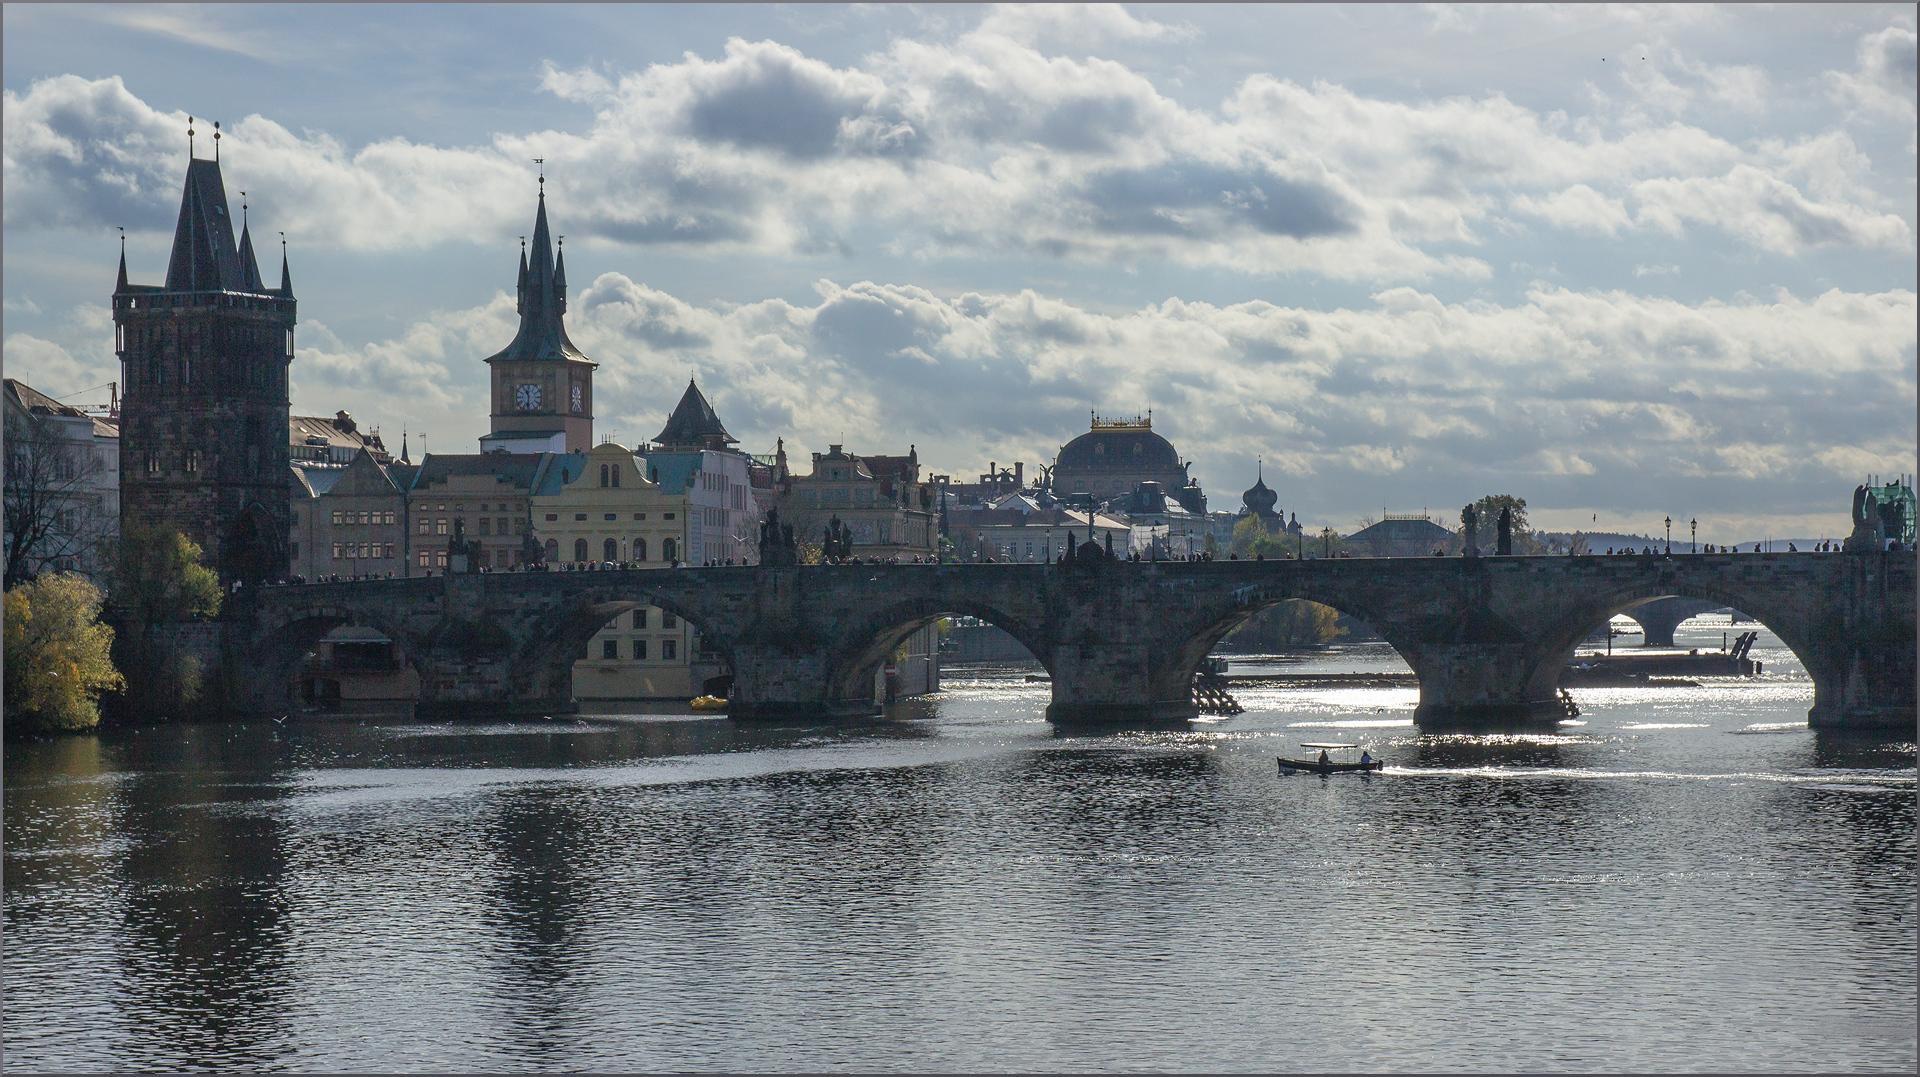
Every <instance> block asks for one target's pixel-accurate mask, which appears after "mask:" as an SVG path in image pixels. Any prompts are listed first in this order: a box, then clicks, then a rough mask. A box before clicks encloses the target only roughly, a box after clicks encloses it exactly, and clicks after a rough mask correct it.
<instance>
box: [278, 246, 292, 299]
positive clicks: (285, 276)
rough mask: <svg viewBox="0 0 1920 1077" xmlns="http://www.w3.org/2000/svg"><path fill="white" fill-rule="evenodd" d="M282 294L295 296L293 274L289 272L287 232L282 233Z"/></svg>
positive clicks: (280, 288)
mask: <svg viewBox="0 0 1920 1077" xmlns="http://www.w3.org/2000/svg"><path fill="white" fill-rule="evenodd" d="M278 290H279V292H280V294H281V295H284V296H286V297H287V298H288V299H292V298H293V274H291V273H289V272H287V234H286V233H285V232H282V233H280V287H279V289H278Z"/></svg>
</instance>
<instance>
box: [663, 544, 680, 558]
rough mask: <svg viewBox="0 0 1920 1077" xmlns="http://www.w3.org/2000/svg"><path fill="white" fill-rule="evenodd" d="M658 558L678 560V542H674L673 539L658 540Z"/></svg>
mask: <svg viewBox="0 0 1920 1077" xmlns="http://www.w3.org/2000/svg"><path fill="white" fill-rule="evenodd" d="M660 560H662V561H678V560H680V544H679V543H677V542H675V541H674V540H673V539H661V540H660Z"/></svg>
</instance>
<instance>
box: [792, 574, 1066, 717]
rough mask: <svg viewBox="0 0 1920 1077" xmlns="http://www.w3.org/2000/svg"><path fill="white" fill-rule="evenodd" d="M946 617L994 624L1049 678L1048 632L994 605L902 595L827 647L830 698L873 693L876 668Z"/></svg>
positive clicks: (875, 611)
mask: <svg viewBox="0 0 1920 1077" xmlns="http://www.w3.org/2000/svg"><path fill="white" fill-rule="evenodd" d="M943 617H976V618H979V619H980V620H981V621H984V622H986V623H987V624H990V625H993V626H994V627H996V628H998V629H1000V630H1001V631H1003V632H1006V633H1007V634H1008V635H1010V636H1012V637H1013V638H1014V639H1016V640H1018V641H1019V642H1020V645H1021V646H1022V647H1025V648H1026V649H1027V650H1028V651H1030V652H1032V654H1033V656H1034V658H1035V659H1037V660H1038V661H1039V663H1040V665H1041V666H1042V667H1043V668H1045V669H1046V671H1047V673H1048V674H1049V675H1051V674H1052V673H1053V653H1052V648H1051V647H1048V646H1047V644H1046V639H1047V637H1046V634H1045V633H1044V631H1040V630H1036V629H1035V627H1034V626H1032V625H1029V624H1027V623H1025V622H1024V621H1022V620H1021V619H1020V618H1019V617H1017V616H1015V615H1013V614H1010V613H1008V612H1007V611H1005V610H1004V609H1001V608H999V607H998V606H997V605H996V604H995V603H993V602H991V601H989V600H985V599H979V600H969V599H964V598H955V597H953V596H951V595H943V594H926V595H914V596H911V597H907V596H903V597H901V598H900V599H899V600H898V601H895V602H893V603H891V604H889V605H886V606H882V607H879V608H877V609H874V610H872V611H870V612H868V613H867V614H866V615H865V616H864V617H862V618H861V620H860V621H859V622H857V623H856V624H854V625H852V626H850V627H849V629H848V630H847V632H846V633H845V634H844V636H843V638H842V639H841V640H840V641H836V643H835V644H834V645H832V646H831V647H829V649H828V653H827V671H828V672H827V685H828V691H829V692H830V694H831V696H832V698H834V699H857V698H861V697H862V694H863V691H871V687H870V686H871V685H872V683H873V676H874V671H875V669H876V668H877V667H878V666H879V665H880V664H881V663H883V662H884V661H886V659H887V658H888V657H889V656H891V655H892V654H893V653H894V652H895V651H896V650H898V649H899V647H900V645H901V644H902V643H904V642H906V640H907V639H908V638H909V637H911V636H912V635H913V634H914V633H915V632H918V631H920V630H921V629H923V628H925V627H926V626H928V625H930V624H933V623H934V622H936V621H938V620H940V619H941V618H943Z"/></svg>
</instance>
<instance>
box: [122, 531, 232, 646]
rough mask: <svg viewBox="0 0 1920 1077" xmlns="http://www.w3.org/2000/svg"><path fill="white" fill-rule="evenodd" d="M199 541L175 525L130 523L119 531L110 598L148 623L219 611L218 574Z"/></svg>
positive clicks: (180, 619) (142, 622) (138, 618)
mask: <svg viewBox="0 0 1920 1077" xmlns="http://www.w3.org/2000/svg"><path fill="white" fill-rule="evenodd" d="M200 558H201V550H200V544H199V543H197V542H194V541H193V540H192V539H190V538H188V537H187V536H185V535H182V534H181V533H180V532H178V531H172V530H164V529H160V528H151V527H141V526H138V525H135V526H130V527H128V528H127V529H126V531H125V532H124V533H123V534H122V535H121V536H120V571H119V574H118V578H117V580H116V582H117V584H118V586H117V587H116V588H115V593H114V598H115V599H116V600H117V601H118V602H119V604H120V605H122V606H125V607H126V608H127V610H128V611H129V612H130V613H132V614H133V617H134V620H135V621H137V622H138V623H139V624H140V625H141V626H143V627H147V626H152V625H157V624H161V623H163V622H166V621H184V620H188V619H190V618H196V617H211V616H213V615H214V614H216V613H219V612H220V578H219V577H218V576H215V575H214V574H213V570H212V569H210V568H207V567H206V566H205V565H203V564H201V563H200Z"/></svg>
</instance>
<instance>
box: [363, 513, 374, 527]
mask: <svg viewBox="0 0 1920 1077" xmlns="http://www.w3.org/2000/svg"><path fill="white" fill-rule="evenodd" d="M360 523H361V524H362V526H366V525H371V524H372V523H373V513H371V512H362V513H360Z"/></svg>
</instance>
